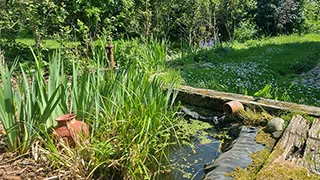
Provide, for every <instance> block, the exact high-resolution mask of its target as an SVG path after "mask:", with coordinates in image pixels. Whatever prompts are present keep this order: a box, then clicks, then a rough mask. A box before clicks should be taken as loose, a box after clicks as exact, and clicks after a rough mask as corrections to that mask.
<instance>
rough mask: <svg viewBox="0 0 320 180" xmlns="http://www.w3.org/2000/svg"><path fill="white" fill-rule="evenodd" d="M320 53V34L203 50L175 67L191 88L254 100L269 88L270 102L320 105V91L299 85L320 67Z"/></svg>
mask: <svg viewBox="0 0 320 180" xmlns="http://www.w3.org/2000/svg"><path fill="white" fill-rule="evenodd" d="M319 49H320V35H315V34H308V35H302V36H299V35H290V36H279V37H274V38H266V39H262V40H250V41H247V42H245V43H235V44H232V45H229V46H227V45H226V44H224V45H222V46H219V47H216V48H209V49H201V50H197V51H194V52H192V53H188V54H187V55H184V56H182V58H179V59H176V60H173V61H170V62H169V64H171V67H175V66H177V67H179V68H180V69H182V70H180V74H181V78H182V79H183V80H184V81H182V82H183V83H184V84H186V85H190V86H194V87H201V88H208V89H215V90H220V91H227V92H233V93H242V94H245V95H254V94H255V93H256V92H257V91H260V90H262V89H263V88H264V87H265V86H266V85H267V84H269V85H270V86H271V92H272V93H271V94H269V97H268V98H273V99H277V100H285V101H288V100H291V101H293V102H297V103H306V104H311V105H315V106H320V89H319V88H314V87H310V86H308V85H306V84H302V83H299V82H297V81H296V80H297V79H299V76H300V74H301V73H303V72H307V71H309V70H311V69H312V68H314V67H315V66H316V65H317V64H318V63H320V51H319ZM171 74H172V73H171ZM168 76H171V75H170V74H168Z"/></svg>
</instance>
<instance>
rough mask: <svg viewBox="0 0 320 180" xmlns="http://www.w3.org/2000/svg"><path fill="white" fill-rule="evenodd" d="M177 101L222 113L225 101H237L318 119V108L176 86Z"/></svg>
mask: <svg viewBox="0 0 320 180" xmlns="http://www.w3.org/2000/svg"><path fill="white" fill-rule="evenodd" d="M175 90H176V91H178V96H177V100H178V101H181V102H185V103H188V104H191V105H196V106H200V107H205V108H210V109H214V110H218V111H222V105H223V104H224V103H225V102H227V101H232V100H237V101H240V102H241V103H243V104H244V105H252V106H259V107H262V108H263V109H265V110H267V111H279V110H280V111H296V112H301V113H304V114H307V115H312V116H317V117H320V108H319V107H315V106H307V105H302V104H296V103H290V102H284V101H277V100H271V99H264V98H257V97H253V96H245V95H240V94H234V93H227V92H220V91H215V90H208V89H200V88H193V87H190V86H178V87H176V88H175Z"/></svg>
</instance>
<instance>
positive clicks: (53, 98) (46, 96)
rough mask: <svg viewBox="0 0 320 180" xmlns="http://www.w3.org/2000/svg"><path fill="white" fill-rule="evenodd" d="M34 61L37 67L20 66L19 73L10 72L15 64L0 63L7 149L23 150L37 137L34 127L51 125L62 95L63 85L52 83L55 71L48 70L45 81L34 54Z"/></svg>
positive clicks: (0, 110) (0, 117)
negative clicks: (27, 69) (10, 65)
mask: <svg viewBox="0 0 320 180" xmlns="http://www.w3.org/2000/svg"><path fill="white" fill-rule="evenodd" d="M36 64H37V71H36V72H35V73H30V74H28V73H27V72H26V71H25V70H24V69H23V68H22V67H20V68H21V76H18V75H13V74H14V68H15V67H16V65H14V66H13V67H11V68H10V69H9V68H8V67H7V66H6V65H2V64H0V73H1V84H2V85H1V86H0V99H1V101H0V120H1V123H2V124H3V126H4V129H5V132H6V142H7V149H8V150H9V151H13V152H20V153H24V152H26V151H27V150H28V149H29V147H30V145H31V144H32V143H33V141H34V140H35V139H36V137H37V133H36V132H35V129H36V128H40V127H43V128H49V127H51V126H52V125H53V123H54V122H53V120H54V114H55V113H56V112H57V113H58V109H59V108H57V106H58V103H59V102H60V100H61V98H62V97H63V95H64V89H63V87H62V86H60V85H59V84H57V83H55V81H56V80H57V79H58V74H56V73H51V74H50V75H49V76H48V77H47V82H46V80H45V78H44V76H43V71H42V70H43V69H42V65H41V62H39V61H38V60H37V58H36ZM54 68H55V67H53V68H50V71H54ZM13 82H14V83H15V86H14V85H13Z"/></svg>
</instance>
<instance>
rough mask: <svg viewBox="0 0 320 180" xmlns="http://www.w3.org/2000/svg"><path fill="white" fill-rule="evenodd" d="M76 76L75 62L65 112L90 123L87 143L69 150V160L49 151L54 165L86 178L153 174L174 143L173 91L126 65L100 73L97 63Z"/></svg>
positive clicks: (55, 150)
mask: <svg viewBox="0 0 320 180" xmlns="http://www.w3.org/2000/svg"><path fill="white" fill-rule="evenodd" d="M78 72H79V71H78V69H77V66H76V63H74V70H73V74H72V82H71V85H70V86H71V89H70V92H69V94H70V107H69V108H70V109H72V111H73V112H76V113H77V114H78V118H80V119H83V120H85V121H86V122H87V123H88V124H90V125H91V139H90V141H91V143H90V144H86V145H85V147H84V146H83V145H80V146H78V147H77V148H75V149H70V150H69V151H68V154H69V155H68V156H67V157H68V158H63V157H66V156H65V155H64V154H61V151H58V150H57V149H55V148H51V150H50V151H51V153H47V154H49V156H50V157H51V158H50V159H51V160H52V161H53V162H56V163H53V164H56V166H57V167H58V168H65V169H67V170H69V171H72V169H77V171H78V172H84V171H86V173H85V172H84V173H82V174H85V175H86V176H88V177H92V176H93V177H100V178H107V179H110V178H111V179H112V178H116V179H118V178H126V179H129V178H134V179H140V178H143V177H148V178H151V177H153V176H155V175H156V174H157V172H159V170H160V169H161V168H160V167H161V163H162V162H164V161H165V160H166V155H165V149H166V148H167V146H169V145H170V144H171V143H173V142H172V139H175V138H174V137H175V136H174V134H175V131H174V124H175V117H174V115H175V108H174V106H173V102H174V99H175V93H173V91H172V88H169V89H168V90H167V91H166V92H165V91H163V89H162V88H161V86H162V83H161V82H160V81H159V80H157V79H153V80H151V81H149V76H148V73H146V72H143V71H139V70H137V69H136V68H135V67H134V66H130V65H129V66H128V67H126V68H124V69H120V70H119V71H118V72H114V71H101V70H100V67H99V63H97V64H96V67H95V70H94V71H91V70H89V69H84V70H83V72H81V73H79V74H78ZM47 142H48V141H47ZM47 146H48V147H53V146H52V144H50V143H47ZM70 156H74V158H69V157H70ZM57 157H60V158H57ZM88 157H90V158H88ZM75 160H78V161H75ZM79 162H83V163H84V165H83V163H79ZM155 164H156V165H155ZM84 167H86V168H88V169H87V170H84ZM150 167H153V168H152V169H150ZM154 167H157V168H154ZM158 168H159V169H158ZM79 169H80V170H79Z"/></svg>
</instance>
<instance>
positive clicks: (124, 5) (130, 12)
mask: <svg viewBox="0 0 320 180" xmlns="http://www.w3.org/2000/svg"><path fill="white" fill-rule="evenodd" d="M319 4H320V2H319V0H161V1H159V0H154V1H150V0H92V1H85V0H67V1H66V0H25V1H24V0H2V1H0V9H1V12H0V25H1V26H0V37H1V38H8V37H15V36H17V35H18V34H21V32H27V33H29V34H31V35H33V36H34V37H35V39H36V40H37V38H38V39H40V37H50V36H54V35H59V36H61V37H69V38H77V39H79V38H80V39H85V38H96V37H97V36H99V35H101V34H110V35H112V36H113V37H121V36H129V37H142V38H145V39H148V38H150V37H151V35H152V36H153V37H156V38H166V39H171V40H183V41H185V42H187V43H189V44H190V45H195V44H197V43H198V42H199V41H200V40H201V39H208V38H211V37H214V38H217V36H218V34H221V37H220V38H222V39H223V40H239V41H244V40H248V39H250V38H253V37H255V36H260V35H267V36H269V35H277V34H291V33H296V32H298V33H301V32H316V33H317V32H319V27H320V19H319V11H320V5H319Z"/></svg>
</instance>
